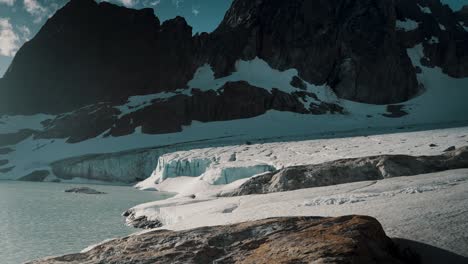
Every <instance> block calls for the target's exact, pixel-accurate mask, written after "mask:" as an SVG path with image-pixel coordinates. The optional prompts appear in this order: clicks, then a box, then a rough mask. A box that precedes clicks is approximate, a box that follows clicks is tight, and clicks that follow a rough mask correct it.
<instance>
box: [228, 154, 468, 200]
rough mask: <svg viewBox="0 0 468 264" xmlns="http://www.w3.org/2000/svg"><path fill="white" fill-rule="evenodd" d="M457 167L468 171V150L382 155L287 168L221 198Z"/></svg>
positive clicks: (259, 178) (416, 173)
mask: <svg viewBox="0 0 468 264" xmlns="http://www.w3.org/2000/svg"><path fill="white" fill-rule="evenodd" d="M460 168H468V147H464V148H460V149H458V150H453V151H449V152H445V153H444V154H442V155H439V156H420V157H413V156H406V155H383V156H373V157H366V158H356V159H344V160H336V161H331V162H326V163H322V164H316V165H305V166H295V167H288V168H285V169H281V170H279V171H276V172H272V173H265V174H262V175H259V176H257V177H253V178H251V179H250V180H248V181H247V182H245V183H244V184H242V185H241V186H240V187H239V188H238V189H237V190H235V191H233V192H229V193H224V194H222V195H221V196H240V195H249V194H265V193H273V192H282V191H291V190H297V189H305V188H312V187H321V186H330V185H337V184H344V183H350V182H358V181H375V180H382V179H385V178H390V177H399V176H412V175H419V174H425V173H431V172H439V171H445V170H453V169H460Z"/></svg>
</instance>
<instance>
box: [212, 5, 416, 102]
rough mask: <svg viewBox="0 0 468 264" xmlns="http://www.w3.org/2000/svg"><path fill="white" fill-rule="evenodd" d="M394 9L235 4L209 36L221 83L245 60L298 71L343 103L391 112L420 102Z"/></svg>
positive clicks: (372, 6)
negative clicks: (388, 107) (386, 107)
mask: <svg viewBox="0 0 468 264" xmlns="http://www.w3.org/2000/svg"><path fill="white" fill-rule="evenodd" d="M395 18H396V14H395V8H394V1H374V0H365V1H304V0H294V1H279V0H262V1H244V0H237V1H234V3H233V5H232V7H231V9H230V10H229V11H228V13H227V14H226V16H225V19H224V21H223V22H222V23H221V25H220V26H219V28H218V29H217V30H216V31H215V32H214V33H212V34H211V35H210V37H209V39H210V43H212V48H211V49H209V50H214V51H215V52H213V53H212V54H209V55H208V57H209V61H210V63H211V65H213V66H214V68H215V71H216V73H217V75H218V76H223V75H227V74H229V73H230V72H231V71H232V70H233V67H234V63H235V61H236V60H237V59H238V58H242V59H253V58H254V57H256V56H258V57H260V58H261V59H264V60H265V61H267V62H268V63H269V64H270V65H271V66H272V67H274V68H277V69H282V70H284V69H290V68H296V69H298V71H299V74H300V77H301V78H303V79H304V80H306V81H308V82H310V83H313V84H324V83H328V84H329V85H330V86H331V87H332V88H333V89H334V90H335V92H336V93H337V94H338V96H339V97H341V98H345V99H350V100H355V101H360V102H367V103H374V104H385V103H393V102H401V101H405V100H407V99H409V98H410V97H411V96H413V95H415V94H416V92H417V90H418V87H417V81H416V76H415V74H414V69H413V66H412V65H411V62H410V60H409V58H408V57H407V55H406V52H405V50H404V49H403V47H402V46H401V45H400V43H399V42H398V39H397V35H396V31H395Z"/></svg>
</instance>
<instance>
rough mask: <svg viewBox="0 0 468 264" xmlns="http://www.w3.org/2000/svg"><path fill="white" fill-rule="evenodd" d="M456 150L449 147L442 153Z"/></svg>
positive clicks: (453, 147)
mask: <svg viewBox="0 0 468 264" xmlns="http://www.w3.org/2000/svg"><path fill="white" fill-rule="evenodd" d="M456 149H457V148H456V147H455V146H451V147H448V148H447V149H446V150H444V152H450V151H454V150H456Z"/></svg>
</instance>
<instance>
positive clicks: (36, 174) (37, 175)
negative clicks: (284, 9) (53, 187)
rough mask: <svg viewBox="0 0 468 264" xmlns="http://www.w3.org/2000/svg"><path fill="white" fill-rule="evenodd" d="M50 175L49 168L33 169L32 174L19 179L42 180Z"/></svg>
mask: <svg viewBox="0 0 468 264" xmlns="http://www.w3.org/2000/svg"><path fill="white" fill-rule="evenodd" d="M49 175H50V172H49V171H47V170H38V171H33V172H31V173H30V174H28V175H25V176H23V177H21V178H19V179H18V181H32V182H42V181H44V180H45V179H46V178H47V176H49Z"/></svg>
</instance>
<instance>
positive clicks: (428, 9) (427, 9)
mask: <svg viewBox="0 0 468 264" xmlns="http://www.w3.org/2000/svg"><path fill="white" fill-rule="evenodd" d="M418 7H419V9H420V10H421V12H423V13H425V14H432V11H431V9H430V8H429V7H428V6H424V7H423V6H421V5H420V4H418Z"/></svg>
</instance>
